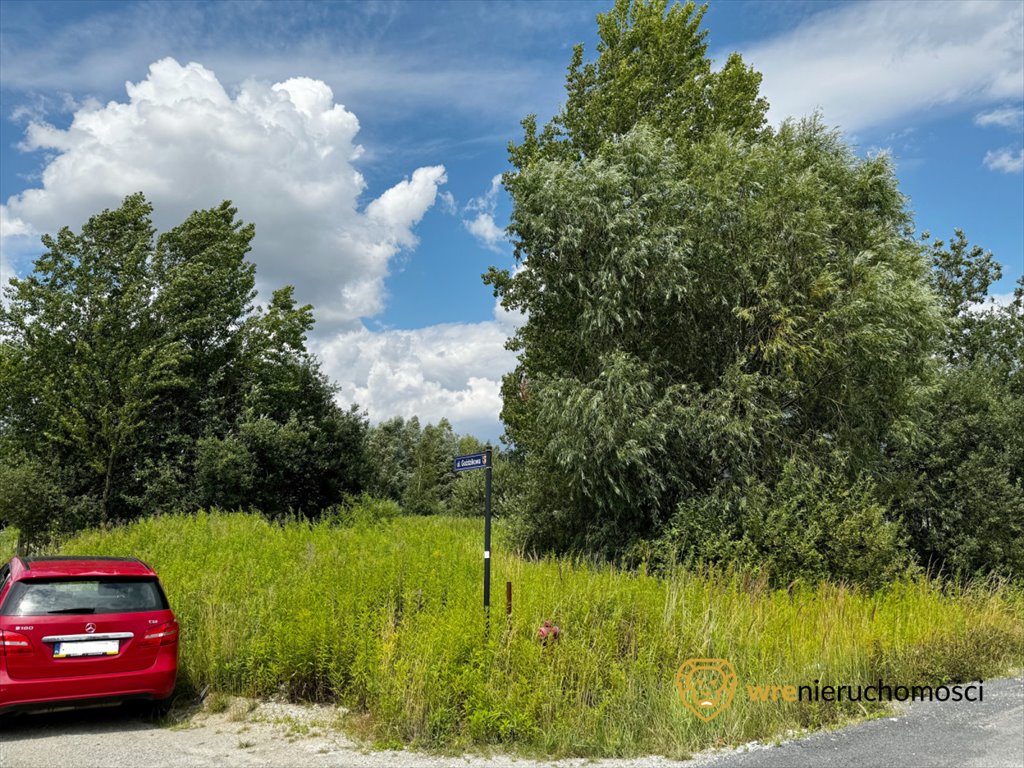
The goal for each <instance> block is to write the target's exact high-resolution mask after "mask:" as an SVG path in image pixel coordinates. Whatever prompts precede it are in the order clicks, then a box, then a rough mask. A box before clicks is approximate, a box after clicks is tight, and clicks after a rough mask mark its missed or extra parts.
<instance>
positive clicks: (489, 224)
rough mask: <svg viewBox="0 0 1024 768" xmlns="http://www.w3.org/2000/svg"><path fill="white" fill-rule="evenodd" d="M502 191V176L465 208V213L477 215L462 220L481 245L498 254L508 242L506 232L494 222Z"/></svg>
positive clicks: (496, 178)
mask: <svg viewBox="0 0 1024 768" xmlns="http://www.w3.org/2000/svg"><path fill="white" fill-rule="evenodd" d="M500 191H501V174H500V173H499V174H497V175H496V176H494V177H493V178H492V179H491V185H490V187H488V189H487V191H486V192H485V193H484V194H482V195H481V196H480V197H474V198H473V199H471V200H470V201H469V202H468V203H466V205H465V206H464V207H463V209H462V210H463V213H476V215H475V216H473V217H471V218H465V219H463V220H462V225H463V226H464V227H465V228H466V229H467V230H468V231H469V233H470V234H471V235H473V237H475V238H476V239H477V240H478V241H480V243H481V244H483V245H485V246H486V247H487V248H490V249H491V250H492V251H495V252H496V253H501V244H502V243H504V242H506V240H507V238H506V237H505V230H503V229H502V228H501V227H499V226H498V225H497V224H496V223H495V221H494V214H495V211H496V210H497V207H498V192H500Z"/></svg>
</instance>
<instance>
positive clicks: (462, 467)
mask: <svg viewBox="0 0 1024 768" xmlns="http://www.w3.org/2000/svg"><path fill="white" fill-rule="evenodd" d="M491 459H492V457H491V449H490V448H489V447H488V448H487V449H486V450H485V451H484V452H483V453H471V454H469V455H468V456H456V457H455V471H456V472H466V471H468V470H471V469H483V470H485V471H486V473H487V474H486V475H485V481H484V612H485V613H486V614H487V616H488V618H490V614H491Z"/></svg>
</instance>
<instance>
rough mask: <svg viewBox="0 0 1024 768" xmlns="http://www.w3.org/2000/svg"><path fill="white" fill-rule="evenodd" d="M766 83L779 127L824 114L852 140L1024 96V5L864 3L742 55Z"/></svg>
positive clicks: (965, 0)
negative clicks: (901, 121)
mask: <svg viewBox="0 0 1024 768" xmlns="http://www.w3.org/2000/svg"><path fill="white" fill-rule="evenodd" d="M743 57H744V59H745V60H746V61H747V62H748V63H750V64H752V65H753V66H754V67H755V68H756V69H758V70H759V71H760V72H762V73H763V75H764V81H763V92H764V93H765V95H766V96H767V97H768V100H769V102H770V103H771V111H770V113H769V118H770V120H771V121H772V122H773V123H777V122H779V121H780V120H782V119H784V118H786V117H790V116H796V117H800V116H803V115H807V114H809V113H811V112H813V111H814V110H815V109H818V108H821V109H822V111H823V114H824V117H825V121H826V122H827V123H829V124H833V125H839V126H840V127H842V128H843V129H844V130H846V131H848V132H854V131H857V130H860V129H863V128H867V127H872V126H878V125H883V124H887V123H891V122H893V121H895V120H896V119H897V118H900V117H904V116H907V115H911V114H914V113H919V112H922V111H925V110H928V109H931V108H934V107H937V106H942V105H952V106H954V107H957V106H961V105H979V104H983V105H987V104H992V103H999V102H1005V101H1007V100H1011V99H1019V98H1020V94H1021V93H1022V91H1024V4H1021V3H1011V2H999V1H998V0H958V1H957V2H929V3H910V2H903V3H893V2H861V3H850V4H846V5H841V6H839V7H837V8H834V9H829V10H824V11H820V12H818V13H815V14H814V15H813V16H811V17H810V18H809V19H808V20H807V21H805V22H804V23H802V24H800V25H799V26H797V27H796V28H795V29H794V30H792V31H790V32H787V33H784V34H782V35H779V36H777V37H774V38H772V39H769V40H767V41H764V42H758V43H755V44H753V45H751V46H748V47H746V48H745V49H744V50H743Z"/></svg>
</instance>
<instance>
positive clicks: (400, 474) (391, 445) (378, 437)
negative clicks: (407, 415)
mask: <svg viewBox="0 0 1024 768" xmlns="http://www.w3.org/2000/svg"><path fill="white" fill-rule="evenodd" d="M422 432H423V431H422V429H420V420H419V419H418V418H416V417H415V416H413V417H412V418H411V419H409V420H408V421H406V420H405V419H404V418H402V417H401V416H395V417H394V418H392V419H388V420H387V421H382V422H381V423H380V424H378V425H377V426H375V427H370V429H369V431H368V432H367V433H366V463H367V485H366V487H367V491H368V492H369V493H370V494H372V495H373V496H378V497H380V498H385V499H392V500H394V501H401V500H402V497H403V496H404V495H405V489H406V488H407V487H408V486H409V478H410V476H411V475H412V468H413V463H414V458H415V453H416V445H417V444H418V443H419V441H420V437H421V435H422Z"/></svg>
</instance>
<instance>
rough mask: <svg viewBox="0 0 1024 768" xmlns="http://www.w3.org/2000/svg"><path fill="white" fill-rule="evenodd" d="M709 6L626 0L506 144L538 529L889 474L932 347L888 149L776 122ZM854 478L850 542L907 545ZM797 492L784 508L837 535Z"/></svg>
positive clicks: (699, 519) (645, 535) (616, 520)
mask: <svg viewBox="0 0 1024 768" xmlns="http://www.w3.org/2000/svg"><path fill="white" fill-rule="evenodd" d="M703 13H704V9H703V8H697V7H696V6H694V4H693V3H687V4H686V5H678V4H673V5H672V6H671V7H668V5H667V0H636V1H635V2H633V1H631V0H619V1H618V2H616V4H615V7H614V8H613V9H612V10H611V11H609V12H608V13H606V14H603V15H601V16H599V17H598V30H599V34H600V40H601V42H600V44H599V46H598V52H597V58H596V60H595V61H593V62H589V63H584V61H583V51H582V49H581V48H579V47H577V48H576V50H575V51H574V54H573V58H572V61H571V64H570V67H569V73H568V77H567V80H566V102H565V106H564V107H563V109H562V111H561V112H560V113H559V114H558V115H557V116H555V118H554V119H553V120H552V121H551V122H550V123H548V124H547V125H546V126H545V127H544V128H542V129H540V130H538V128H537V123H536V120H535V118H534V117H532V116H530V117H528V118H527V119H526V120H524V122H523V125H524V128H525V136H524V138H523V140H522V141H521V142H520V143H518V144H512V145H510V148H509V155H510V159H511V162H512V165H513V166H514V170H513V171H511V172H509V173H508V174H506V176H505V179H504V181H505V185H506V188H507V189H508V191H509V193H510V195H511V197H512V201H513V212H512V217H511V224H510V227H509V230H510V232H511V234H512V236H513V239H514V243H515V249H516V250H515V253H516V258H517V260H518V262H519V264H520V269H519V270H517V271H516V272H515V273H514V274H512V273H509V272H505V271H500V270H493V269H492V270H491V271H490V272H489V273H488V275H487V276H486V280H487V282H489V283H490V284H492V285H493V286H494V290H495V293H496V295H497V296H499V297H500V298H501V300H502V303H503V305H504V306H505V307H507V308H508V309H513V310H521V311H523V312H524V313H525V314H526V317H527V320H526V322H525V323H524V324H523V326H522V327H521V328H520V329H519V331H518V332H517V333H516V335H515V336H514V338H512V339H511V340H510V346H511V347H512V348H513V349H514V350H516V351H518V352H519V362H518V366H517V367H516V369H515V370H514V371H513V372H512V373H510V374H509V375H508V376H507V377H506V378H505V380H504V384H503V397H504V409H503V419H504V421H505V424H506V428H507V434H508V437H509V438H510V439H511V440H512V441H513V442H514V444H515V445H516V447H517V448H518V449H520V450H521V451H522V453H523V454H524V455H525V457H526V468H527V476H528V478H529V480H528V483H527V497H528V498H527V501H526V512H525V513H524V517H523V519H522V522H523V523H524V531H525V534H526V540H527V542H528V543H532V544H535V545H539V546H548V547H554V548H559V549H569V548H586V549H591V550H599V551H605V552H609V553H611V552H619V551H622V549H623V548H625V547H626V546H628V545H629V544H631V543H634V542H636V541H638V540H648V539H651V538H653V537H658V536H666V535H671V536H674V537H675V539H676V541H677V543H678V544H679V545H680V546H681V547H682V548H684V549H688V550H690V551H693V550H694V549H695V548H697V549H699V548H700V547H701V546H704V544H706V543H707V542H709V541H711V542H714V546H715V547H719V548H721V547H724V546H726V545H735V544H736V543H737V541H739V540H740V539H742V538H743V537H745V536H747V535H748V534H750V531H751V530H753V529H754V528H757V527H758V526H757V524H755V523H756V521H754V520H751V519H748V518H747V517H745V516H746V515H749V507H750V506H751V505H753V504H754V500H756V499H761V500H764V499H766V498H767V499H769V502H765V503H767V504H769V506H770V505H771V502H770V499H771V497H772V494H773V493H775V492H776V486H777V484H778V482H779V479H780V478H783V477H788V478H790V481H789V482H790V486H792V483H793V478H797V479H799V478H807V479H808V480H807V482H809V483H812V485H811V486H808V487H807V488H805V489H804V490H805V492H806V495H807V497H808V498H819V499H820V498H822V497H828V496H830V494H831V495H835V496H836V498H839V496H842V495H843V494H845V493H846V492H847V491H848V490H849V489H851V488H856V489H857V493H862V494H863V493H869V491H870V484H871V471H872V467H874V466H876V465H877V463H878V462H879V461H881V459H882V456H883V454H884V451H885V448H886V445H887V444H888V443H891V442H892V441H897V440H900V439H903V438H905V437H907V435H908V434H909V433H910V432H911V426H912V425H911V419H910V418H909V415H910V414H912V413H913V412H914V408H915V404H916V402H917V401H918V399H919V393H920V390H921V388H922V386H923V384H924V383H926V382H927V380H928V377H929V375H930V371H931V369H932V360H931V358H930V355H929V351H930V349H931V348H932V345H933V341H934V338H935V336H936V334H937V332H938V330H939V322H940V321H939V315H938V312H937V309H936V306H935V301H934V298H933V296H932V294H931V292H930V291H929V289H928V286H927V283H926V271H927V268H926V262H925V260H924V258H923V255H922V249H921V246H920V244H919V243H918V242H916V241H915V240H914V238H913V237H912V233H911V219H910V215H909V213H908V212H907V210H906V207H905V200H904V198H903V196H902V195H901V194H900V192H899V190H898V188H897V184H896V180H895V178H894V175H893V171H892V167H891V165H890V164H889V162H888V161H887V160H886V159H885V158H884V157H879V158H874V159H868V160H862V159H859V158H857V157H856V156H855V155H854V154H853V153H852V152H851V151H850V150H849V149H848V148H847V147H846V146H845V145H844V144H843V142H842V140H841V139H840V137H839V136H838V135H837V133H836V132H834V131H831V130H829V129H827V128H826V127H824V126H823V125H822V123H821V121H820V120H819V119H817V118H810V119H806V120H802V121H798V122H787V123H786V124H784V125H783V126H782V127H781V128H779V129H778V130H772V129H771V128H769V127H767V126H766V124H765V113H766V110H767V103H766V102H765V100H764V99H763V98H762V97H761V96H760V95H759V85H760V75H759V74H758V73H756V72H755V71H753V70H752V69H750V68H749V67H747V66H746V65H745V64H744V63H743V61H742V60H741V58H740V57H739V56H738V55H735V54H734V55H732V56H730V57H729V58H728V60H727V61H726V63H725V65H724V66H723V67H722V68H721V69H719V70H718V71H715V70H714V68H713V67H712V62H711V61H710V60H709V59H708V58H707V43H706V41H705V35H706V32H704V31H701V30H700V23H701V19H702V16H703ZM788 493H790V495H792V494H793V493H794V491H793V489H792V487H790V489H789V491H788ZM844 498H846V497H844ZM748 501H749V502H750V503H749V504H748V503H747V502H748ZM843 503H847V504H848V506H849V507H850V509H851V510H853V511H852V512H851V514H855V515H863V516H864V517H863V519H858V520H859V521H858V522H857V524H855V525H854V526H853V527H851V528H849V529H848V530H847V535H848V538H849V540H848V541H846V542H845V543H843V546H845V547H846V548H847V549H849V550H850V551H854V550H857V549H858V548H864V547H868V548H871V547H875V548H877V547H878V546H879V542H883V543H884V544H885V546H886V547H896V546H897V545H898V538H899V537H898V535H897V532H896V531H894V530H892V529H891V528H890V527H889V526H888V523H887V522H886V521H885V520H884V516H883V515H882V514H881V512H880V511H879V510H878V508H877V507H874V506H872V505H870V504H867V505H861V504H855V503H852V502H851V501H850V500H849V499H847V500H846V501H845V502H843ZM797 507H798V508H794V509H790V510H789V512H788V513H787V514H790V516H791V518H792V519H791V520H790V521H789V525H791V527H792V526H795V527H800V528H803V529H804V530H805V531H814V530H817V531H818V533H809V534H808V535H817V536H819V538H821V539H823V538H824V537H825V535H826V534H825V533H824V528H826V527H828V526H827V525H826V524H825V523H823V522H822V521H818V520H815V521H812V520H809V519H807V516H808V515H813V514H814V513H813V511H808V509H809V508H808V507H807V505H797ZM857 510H859V511H857ZM763 517H764V520H762V521H761V523H762V525H761V526H760V529H759V530H762V532H764V531H768V530H769V529H770V528H771V525H769V523H770V524H772V525H774V524H775V522H777V520H776V518H777V517H778V515H777V514H776V512H775V511H772V510H769V511H767V512H764V514H763ZM858 529H860V530H859V531H858ZM865 535H867V536H875V537H876V538H875V540H874V541H871V542H869V541H868V540H866V539H864V538H863V537H864V536H865ZM765 537H769V534H768V533H763V539H764V538H765ZM701 542H703V544H702V543H701ZM744 546H746V545H744ZM752 546H754V547H755V549H756V547H757V546H770V544H769V543H767V542H766V540H761V541H760V542H759V543H755V544H754V545H752ZM824 547H825V545H824V544H823V543H821V542H820V541H817V540H816V541H813V542H811V545H810V546H809V548H808V551H809V552H811V551H818V550H821V549H823V548H824ZM847 555H849V553H847ZM837 557H838V555H837ZM821 567H822V568H824V569H826V570H827V569H828V568H830V567H832V566H831V565H830V564H829V563H828V562H824V564H823V565H822V566H821ZM796 568H797V570H799V567H798V566H797V567H796Z"/></svg>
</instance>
